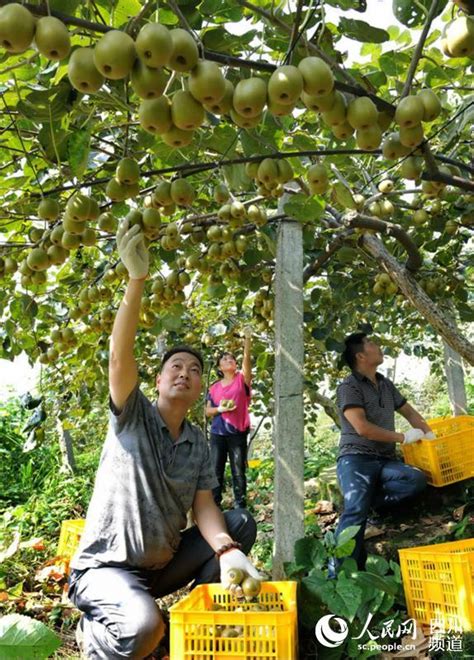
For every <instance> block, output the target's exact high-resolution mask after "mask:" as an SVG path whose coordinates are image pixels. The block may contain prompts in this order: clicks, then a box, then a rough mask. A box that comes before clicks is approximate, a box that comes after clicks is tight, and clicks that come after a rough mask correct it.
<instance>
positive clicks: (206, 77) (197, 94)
mask: <svg viewBox="0 0 474 660" xmlns="http://www.w3.org/2000/svg"><path fill="white" fill-rule="evenodd" d="M188 87H189V91H190V92H191V94H192V95H193V96H194V98H195V99H196V101H199V103H203V104H204V103H207V104H208V105H212V104H213V103H219V101H220V100H221V99H222V97H223V96H224V93H225V87H226V85H225V78H224V76H223V75H222V72H221V69H220V67H219V66H218V65H217V64H216V63H215V62H210V61H208V60H199V61H198V63H197V64H196V66H195V67H194V69H193V70H192V71H191V74H190V76H189V81H188Z"/></svg>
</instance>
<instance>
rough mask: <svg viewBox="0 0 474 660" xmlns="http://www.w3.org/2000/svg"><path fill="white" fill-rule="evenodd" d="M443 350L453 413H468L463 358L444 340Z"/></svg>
mask: <svg viewBox="0 0 474 660" xmlns="http://www.w3.org/2000/svg"><path fill="white" fill-rule="evenodd" d="M443 352H444V372H445V374H446V380H447V383H448V394H449V400H450V402H451V409H452V411H453V415H467V397H466V387H465V385H464V370H463V368H462V358H461V356H460V355H459V353H456V351H455V350H453V349H452V348H451V346H449V344H447V343H446V342H445V341H444V340H443Z"/></svg>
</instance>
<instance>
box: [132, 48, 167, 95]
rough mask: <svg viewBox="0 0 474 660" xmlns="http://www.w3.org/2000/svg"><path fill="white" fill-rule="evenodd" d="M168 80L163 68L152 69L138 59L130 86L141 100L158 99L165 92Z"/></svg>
mask: <svg viewBox="0 0 474 660" xmlns="http://www.w3.org/2000/svg"><path fill="white" fill-rule="evenodd" d="M168 79H169V78H168V75H167V74H166V72H165V71H164V70H163V69H162V68H156V69H152V68H150V67H149V66H147V65H146V64H143V62H142V60H140V59H139V58H138V57H137V59H136V60H135V64H134V65H133V69H132V73H131V76H130V84H131V85H132V89H133V91H134V92H135V94H136V95H137V96H139V97H140V98H141V99H157V98H159V97H160V96H161V95H162V94H163V92H164V91H165V89H166V85H167V83H168Z"/></svg>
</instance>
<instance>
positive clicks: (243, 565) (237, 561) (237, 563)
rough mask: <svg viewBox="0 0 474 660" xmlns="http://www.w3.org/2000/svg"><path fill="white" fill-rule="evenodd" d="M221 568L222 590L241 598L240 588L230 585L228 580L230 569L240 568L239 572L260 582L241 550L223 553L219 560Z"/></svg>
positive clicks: (254, 569)
mask: <svg viewBox="0 0 474 660" xmlns="http://www.w3.org/2000/svg"><path fill="white" fill-rule="evenodd" d="M219 563H220V567H221V584H222V586H223V587H224V589H227V590H228V591H232V592H233V593H234V594H235V595H236V596H238V597H240V596H242V588H241V587H240V585H238V584H231V583H230V581H229V578H228V575H227V573H228V571H229V570H230V569H231V568H240V570H241V571H244V573H247V575H250V577H253V578H255V579H256V580H262V579H263V578H262V576H261V575H260V573H259V572H258V571H257V569H256V568H255V566H253V565H252V564H251V563H250V561H249V560H248V559H247V557H246V556H245V555H244V553H243V552H242V551H241V550H237V549H235V550H228V551H227V552H225V553H224V554H223V555H222V556H221V558H220V560H219Z"/></svg>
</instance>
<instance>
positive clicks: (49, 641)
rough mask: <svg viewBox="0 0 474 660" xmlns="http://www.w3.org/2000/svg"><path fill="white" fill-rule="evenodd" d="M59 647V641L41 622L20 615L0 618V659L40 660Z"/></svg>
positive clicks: (8, 615)
mask: <svg viewBox="0 0 474 660" xmlns="http://www.w3.org/2000/svg"><path fill="white" fill-rule="evenodd" d="M60 646H61V640H60V639H59V637H58V636H57V635H55V634H54V633H53V631H52V630H50V629H49V628H47V627H46V626H45V625H44V623H41V621H36V620H35V619H30V617H27V616H23V615H22V614H7V615H6V616H3V617H1V618H0V657H1V658H2V659H3V660H10V659H11V660H42V659H43V658H48V657H49V656H50V655H52V654H53V653H54V652H55V651H56V649H58V648H59V647H60Z"/></svg>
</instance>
